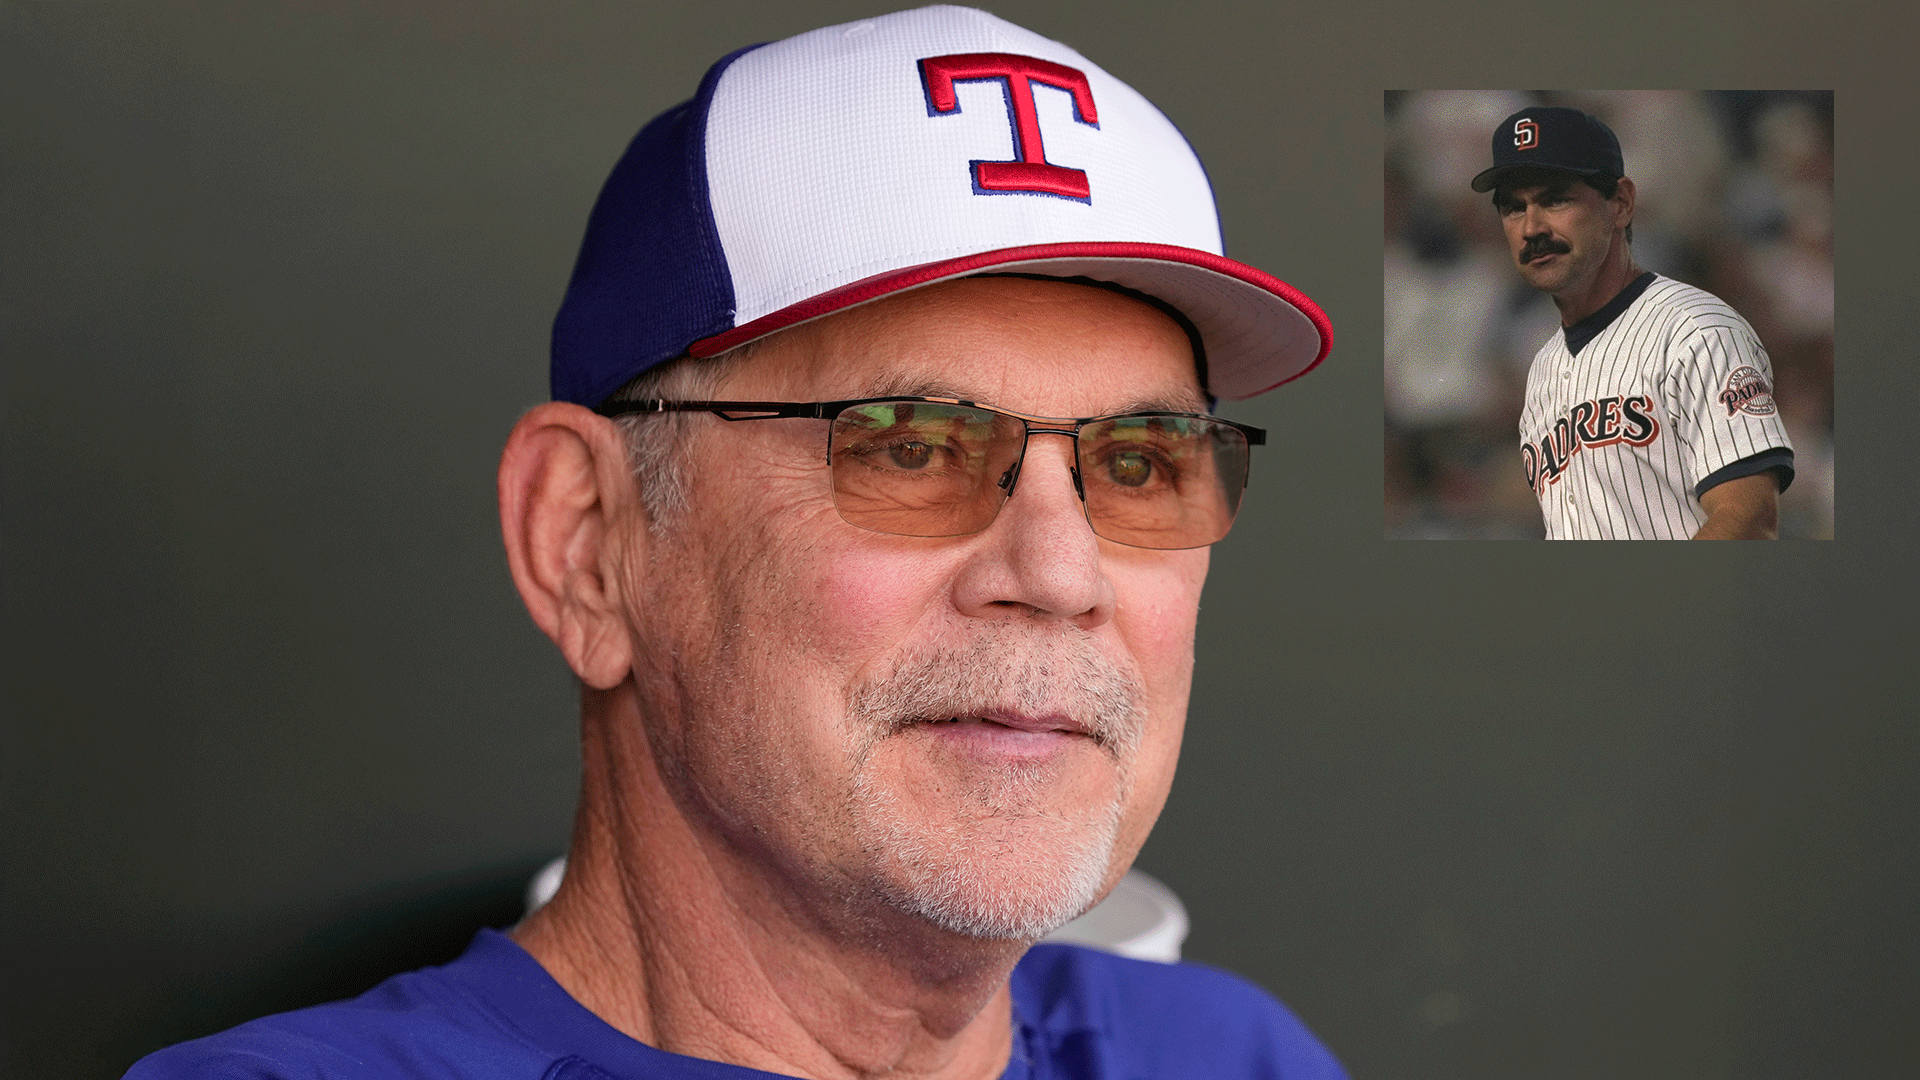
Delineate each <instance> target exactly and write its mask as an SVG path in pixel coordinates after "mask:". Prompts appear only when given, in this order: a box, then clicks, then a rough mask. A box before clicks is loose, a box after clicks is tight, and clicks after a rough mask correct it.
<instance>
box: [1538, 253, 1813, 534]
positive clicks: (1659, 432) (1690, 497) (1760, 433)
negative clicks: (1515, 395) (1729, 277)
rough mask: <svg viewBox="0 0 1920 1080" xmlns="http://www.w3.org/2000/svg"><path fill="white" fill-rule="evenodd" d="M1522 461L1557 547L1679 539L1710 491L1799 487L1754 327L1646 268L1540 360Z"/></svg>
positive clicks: (1701, 518) (1697, 518)
mask: <svg viewBox="0 0 1920 1080" xmlns="http://www.w3.org/2000/svg"><path fill="white" fill-rule="evenodd" d="M1520 461H1521V465H1522V467H1523V468H1524V469H1525V470H1526V477H1527V483H1528V485H1529V486H1531V487H1532V488H1533V491H1534V494H1535V495H1536V496H1537V497H1538V498H1539V500H1540V512H1541V514H1542V516H1544V518H1545V519H1546V526H1547V538H1548V539H1549V540H1574V539H1588V540H1684V539H1686V538H1688V537H1691V536H1692V535H1693V534H1694V533H1695V532H1696V531H1698V530H1699V528H1700V526H1701V525H1702V524H1704V523H1705V522H1706V520H1707V515H1706V511H1705V510H1704V509H1702V508H1701V506H1700V495H1701V493H1702V492H1705V491H1707V490H1709V489H1710V488H1712V487H1714V486H1715V485H1716V484H1720V483H1724V482H1725V481H1728V480H1732V479H1735V478H1737V477H1741V476H1750V475H1753V474H1755V473H1760V472H1767V471H1772V472H1774V474H1775V475H1776V476H1777V477H1778V479H1779V481H1780V487H1781V489H1782V490H1785V489H1786V486H1787V484H1788V483H1790V482H1791V481H1792V479H1793V448H1792V445H1791V444H1790V443H1789V442H1788V441H1787V432H1786V428H1785V426H1784V425H1783V424H1782V423H1781V421H1780V415H1779V410H1778V409H1777V408H1776V407H1775V405H1774V401H1773V372H1772V367H1771V366H1770V364H1769V363H1768V361H1767V354H1766V351H1765V350H1764V349H1762V348H1761V347H1760V340H1759V338H1758V337H1756V336H1755V335H1754V332H1753V328H1752V327H1751V326H1748V325H1747V321H1746V320H1745V319H1742V318H1741V317H1740V315H1739V314H1738V313H1737V312H1735V311H1734V310H1733V309H1732V308H1731V307H1728V306H1727V305H1726V304H1725V303H1724V302H1722V301H1721V300H1720V299H1719V298H1718V297H1716V296H1714V295H1712V294H1711V293H1707V292H1704V291H1702V290H1700V289H1696V288H1694V287H1693V286H1691V285H1685V284H1682V283H1681V282H1678V281H1674V280H1673V279H1671V278H1665V277H1661V276H1659V275H1657V274H1651V273H1648V274H1642V275H1641V276H1640V277H1638V278H1636V279H1635V280H1634V281H1633V283H1632V284H1630V285H1628V286H1627V287H1626V288H1625V289H1623V290H1621V292H1620V295H1618V296H1616V297H1614V298H1613V299H1612V300H1611V301H1609V302H1608V303H1607V304H1606V306H1605V307H1602V308H1601V309H1600V310H1599V311H1596V312H1594V313H1593V314H1592V315H1590V316H1588V317H1587V318H1585V319H1582V320H1581V321H1580V322H1578V323H1575V324H1574V325H1573V326H1570V327H1565V328H1564V329H1562V330H1561V331H1559V332H1556V333H1555V334H1554V335H1553V337H1551V338H1550V339H1548V341H1547V343H1546V344H1545V345H1543V346H1541V348H1540V351H1539V353H1538V354H1536V355H1535V356H1534V358H1533V367H1532V369H1531V370H1530V371H1529V372H1528V373H1527V400H1526V407H1525V409H1524V410H1523V411H1522V412H1521V414H1520Z"/></svg>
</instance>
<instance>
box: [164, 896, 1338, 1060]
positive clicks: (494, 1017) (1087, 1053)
mask: <svg viewBox="0 0 1920 1080" xmlns="http://www.w3.org/2000/svg"><path fill="white" fill-rule="evenodd" d="M1011 985H1012V990H1013V1013H1014V1020H1015V1032H1014V1040H1013V1054H1012V1058H1011V1060H1010V1061H1009V1062H1008V1063H1007V1071H1006V1072H1005V1073H1004V1074H1003V1080H1123V1078H1124V1080H1180V1078H1185V1077H1191V1078H1193V1080H1232V1078H1240V1077H1247V1078H1253V1077H1259V1078H1271V1080H1344V1078H1345V1076H1346V1073H1345V1072H1343V1071H1342V1070H1341V1068H1340V1065H1339V1064H1338V1063H1337V1062H1336V1061H1334V1059H1333V1057H1332V1055H1330V1054H1329V1053H1327V1051H1326V1049H1325V1048H1324V1047H1322V1046H1321V1045H1320V1043H1319V1041H1318V1040H1316V1039H1315V1038H1314V1037H1313V1035H1312V1033H1310V1032H1309V1031H1307V1029H1306V1028H1305V1027H1304V1026H1303V1025H1302V1024H1301V1023H1300V1021H1299V1020H1297V1019H1295V1018H1294V1016H1293V1014H1292V1013H1290V1012H1288V1011H1287V1010H1286V1008H1285V1007H1284V1006H1282V1005H1281V1004H1280V1003H1279V1002H1277V1001H1275V1000H1273V999H1272V998H1271V997H1269V996H1267V995H1266V994H1265V993H1264V992H1262V991H1261V990H1259V989H1257V988H1256V987H1254V986H1253V985H1252V984H1251V983H1248V982H1245V981H1243V980H1241V979H1239V978H1236V977H1234V976H1232V975H1228V974H1226V973H1224V972H1220V971H1216V970H1214V969H1212V968H1206V967H1202V966H1200V965H1197V964H1155V963H1149V962H1146V961H1140V960H1128V959H1124V958H1122V957H1118V956H1112V955H1109V954H1107V953H1102V952H1096V951H1094V950H1092V949H1083V948H1079V947H1077V946H1072V945H1038V946H1035V947H1034V948H1033V949H1031V950H1030V951H1029V952H1028V953H1027V955H1026V956H1025V957H1024V958H1023V959H1022V960H1021V961H1020V963H1019V965H1018V966H1017V967H1015V968H1014V970H1013V975H1012V979H1011ZM773 1076H774V1074H772V1073H765V1072H761V1071H760V1070H758V1069H747V1068H742V1067H740V1066H737V1065H724V1064H721V1063H719V1062H715V1061H706V1060H703V1059H700V1058H691V1057H684V1056H682V1055H680V1054H670V1053H667V1052H666V1051H664V1050H657V1049H655V1048H653V1047H651V1046H648V1045H646V1044H645V1043H642V1042H639V1041H637V1040H635V1039H632V1038H629V1037H628V1036H626V1035H623V1034H621V1033H620V1032H619V1031H617V1030H615V1029H614V1028H613V1027H611V1026H610V1025H608V1024H607V1023H606V1022H605V1021H604V1020H601V1019H600V1018H599V1017H598V1016H595V1015H594V1014H593V1013H592V1012H590V1011H588V1010H587V1008H586V1007H585V1006H583V1005H581V1004H580V1003H579V1002H577V1001H575V1000H574V999H573V998H572V997H571V996H570V995H568V994H567V992H566V991H565V990H563V989H561V987H560V984H559V983H556V982H554V981H553V979H552V977H551V976H549V975H548V974H547V972H546V969H545V968H543V967H541V966H540V964H539V962H538V961H536V960H534V959H533V957H531V956H529V955H528V954H527V953H526V952H525V951H524V950H523V949H521V948H520V947H519V946H518V945H516V944H514V943H513V941H512V940H511V939H509V938H508V937H507V936H506V935H504V934H501V933H498V932H497V931H493V930H486V931H482V932H481V933H480V935H479V936H478V937H477V938H475V939H474V942H473V944H472V945H471V946H469V947H468V949H467V951H466V952H465V953H464V954H463V955H462V956H461V957H460V958H459V959H458V960H455V961H454V962H452V963H450V964H447V965H445V966H442V967H436V968H426V969H423V970H420V971H413V972H408V973H407V974H405V975H396V976H394V977H393V978H391V979H388V980H387V981H386V982H383V983H381V984H380V985H379V986H376V987H374V988H373V989H372V990H369V991H367V992H366V993H364V994H362V995H360V996H359V997H357V998H353V999H351V1000H348V1001H336V1002H333V1003H331V1004H327V1005H317V1006H314V1007H313V1008H310V1009H300V1010H297V1011H294V1012H289V1013H281V1014H279V1015H277V1016H268V1017H264V1018H262V1019H259V1020H255V1021H253V1022H251V1023H247V1024H242V1025H241V1026H239V1027H237V1028H234V1029H232V1030H231V1031H225V1032H222V1033H220V1034H218V1035H211V1036H208V1037H207V1038H204V1039H196V1040H194V1041H193V1042H187V1043H181V1044H180V1045H178V1046H174V1047H170V1048H168V1049H166V1050H162V1051H160V1052H158V1053H155V1054H151V1055H149V1056H148V1057H146V1058H144V1059H143V1060H141V1061H140V1062H139V1063H138V1064H136V1065H135V1066H134V1067H133V1070H132V1071H131V1072H129V1073H128V1074H127V1080H175V1078H188V1077H191V1078H194V1080H202V1078H210V1077H220V1078H235V1080H238V1078H246V1080H268V1078H274V1080H294V1078H296V1077H297V1078H299V1080H322V1078H328V1080H331V1078H348V1077H351V1078H354V1080H482V1078H485V1080H769V1078H772V1077H773Z"/></svg>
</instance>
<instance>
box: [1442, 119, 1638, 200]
mask: <svg viewBox="0 0 1920 1080" xmlns="http://www.w3.org/2000/svg"><path fill="white" fill-rule="evenodd" d="M1514 169H1559V170H1560V171H1562V172H1570V173H1578V174H1579V175H1581V176H1601V175H1605V176H1625V175H1627V168H1626V164H1625V161H1624V160H1623V159H1622V158H1621V156H1620V140H1619V139H1617V138H1615V137H1614V135H1613V129H1612V128H1609V127H1608V126H1607V125H1605V124H1603V123H1601V122H1600V121H1599V120H1598V119H1596V118H1594V117H1592V116H1589V115H1587V114H1586V113H1583V112H1581V111H1580V110H1579V109H1567V108H1562V107H1560V106H1557V105H1542V106H1536V107H1534V108H1531V109H1521V110H1520V111H1519V112H1517V113H1514V114H1513V115H1512V116H1509V117H1507V118H1506V119H1505V120H1502V121H1501V122H1500V126H1499V127H1497V128H1495V129H1493V167H1492V168H1490V169H1484V170H1482V171H1481V173H1480V175H1478V176H1475V177H1474V178H1473V190H1475V191H1492V190H1493V188H1494V185H1496V184H1498V183H1499V182H1500V178H1501V177H1502V176H1504V175H1506V174H1507V173H1509V172H1511V171H1513V170H1514Z"/></svg>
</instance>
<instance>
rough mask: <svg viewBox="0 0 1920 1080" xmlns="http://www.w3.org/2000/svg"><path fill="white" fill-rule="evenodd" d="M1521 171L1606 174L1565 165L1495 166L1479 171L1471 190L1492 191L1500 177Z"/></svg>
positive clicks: (1588, 174) (1589, 174)
mask: <svg viewBox="0 0 1920 1080" xmlns="http://www.w3.org/2000/svg"><path fill="white" fill-rule="evenodd" d="M1523 170H1525V171H1532V172H1563V173H1571V174H1573V175H1574V176H1599V175H1601V174H1602V173H1605V172H1606V170H1605V169H1575V168H1570V167H1568V166H1565V165H1495V166H1494V167H1493V168H1491V169H1483V170H1481V171H1480V174H1479V175H1478V176H1475V177H1474V178H1473V190H1475V191H1492V190H1493V189H1494V187H1495V186H1496V185H1498V184H1499V183H1500V178H1501V177H1503V176H1505V175H1507V174H1508V173H1510V172H1521V171H1523Z"/></svg>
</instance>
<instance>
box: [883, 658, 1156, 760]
mask: <svg viewBox="0 0 1920 1080" xmlns="http://www.w3.org/2000/svg"><path fill="white" fill-rule="evenodd" d="M1141 697H1142V691H1141V687H1140V683H1139V681H1138V680H1137V679H1135V678H1134V677H1133V676H1132V675H1131V674H1130V673H1128V672H1127V671H1125V670H1123V669H1122V668H1121V667H1120V666H1119V665H1118V664H1116V663H1114V662H1113V661H1112V660H1111V659H1109V658H1108V657H1106V656H1105V655H1103V654H1102V653H1101V652H1100V651H1099V650H1098V649H1096V648H1095V647H1094V646H1093V645H1092V643H1091V642H1090V641H1089V640H1087V639H1086V638H1083V637H1064V636H1049V637H1046V638H1044V639H1041V638H1036V637H1035V636H1034V635H1032V634H1030V633H1020V634H1018V635H1016V634H1014V633H993V634H989V635H986V636H983V637H980V638H976V639H974V641H973V642H972V643H971V644H969V645H967V646H965V647H963V648H957V649H956V648H931V649H918V650H915V651H912V652H909V653H907V654H905V655H903V656H902V657H901V658H900V659H899V661H898V662H896V663H895V664H894V666H893V668H892V669H891V670H890V671H888V672H887V673H886V674H885V675H882V676H880V677H879V678H876V679H873V680H870V681H868V682H864V683H862V684H860V685H859V686H857V687H855V688H854V690H853V693H852V694H851V696H850V699H849V701H848V713H849V715H850V716H851V717H852V719H853V720H854V722H855V723H856V724H857V725H859V726H860V728H862V729H863V730H866V731H868V732H871V733H872V734H873V735H875V736H876V737H878V736H882V735H890V734H894V733H896V732H899V731H902V730H905V729H906V728H908V727H911V726H913V725H914V724H917V723H920V722H923V721H928V720H943V719H946V718H948V717H955V716H981V715H990V714H992V713H995V712H1008V711H1011V712H1017V713H1021V714H1024V715H1028V716H1052V715H1061V716H1066V717H1069V718H1071V719H1072V720H1073V721H1074V723H1075V724H1076V725H1077V726H1078V727H1080V728H1081V729H1082V730H1084V731H1085V732H1086V733H1087V734H1088V735H1090V736H1091V737H1092V738H1093V739H1094V741H1095V742H1096V743H1098V744H1099V745H1100V746H1101V747H1103V748H1104V749H1106V751H1107V752H1108V753H1110V754H1113V755H1115V756H1117V757H1122V758H1125V757H1128V756H1130V755H1131V753H1132V751H1133V749H1134V748H1135V747H1136V746H1138V744H1139V741H1140V733H1141V727H1142V724H1143V717H1142V716H1141V710H1140V699H1141Z"/></svg>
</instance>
